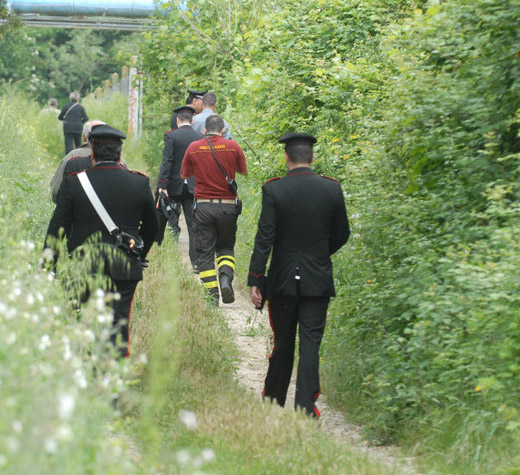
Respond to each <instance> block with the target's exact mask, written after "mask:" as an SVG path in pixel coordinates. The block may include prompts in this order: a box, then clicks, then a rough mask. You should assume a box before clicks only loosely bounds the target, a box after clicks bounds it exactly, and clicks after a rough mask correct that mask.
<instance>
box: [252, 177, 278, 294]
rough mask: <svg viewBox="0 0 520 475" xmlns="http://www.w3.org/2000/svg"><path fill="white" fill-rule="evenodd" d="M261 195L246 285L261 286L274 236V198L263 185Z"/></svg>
mask: <svg viewBox="0 0 520 475" xmlns="http://www.w3.org/2000/svg"><path fill="white" fill-rule="evenodd" d="M262 191H263V196H262V211H261V213H260V219H259V220H258V230H257V232H256V237H255V247H254V249H253V255H252V256H251V262H250V264H249V275H248V278H247V285H248V286H249V287H252V286H256V287H262V281H263V280H264V278H265V269H266V267H267V260H268V259H269V254H271V249H272V247H273V243H274V239H275V236H276V210H275V206H274V198H273V196H272V194H271V193H270V192H269V189H268V188H267V187H266V186H265V185H264V187H263V189H262Z"/></svg>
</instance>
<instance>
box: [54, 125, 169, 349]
mask: <svg viewBox="0 0 520 475" xmlns="http://www.w3.org/2000/svg"><path fill="white" fill-rule="evenodd" d="M125 138H126V136H125V134H123V132H121V131H119V130H117V129H114V128H113V127H110V126H109V125H98V126H97V127H94V128H93V129H92V131H91V133H90V145H91V148H92V157H93V158H92V159H93V162H94V166H93V168H91V169H90V170H87V171H86V174H87V177H88V179H89V181H90V183H91V184H92V187H93V188H94V191H95V192H96V194H97V196H98V197H99V200H100V201H101V203H102V204H103V206H104V207H105V209H106V211H107V213H108V215H109V216H110V217H111V218H112V220H113V221H114V223H115V224H116V225H117V226H118V228H119V230H121V231H124V232H125V233H128V234H130V235H132V236H135V237H136V238H139V237H141V238H142V240H143V241H144V248H143V250H142V253H141V255H140V256H136V255H134V254H125V253H123V251H119V250H118V249H117V250H116V249H115V246H114V245H115V243H116V240H115V238H114V237H113V236H111V235H110V234H109V232H108V230H107V228H106V226H105V224H104V223H103V221H102V220H101V218H100V217H99V215H98V213H97V212H96V210H95V209H94V207H93V206H92V204H91V202H90V200H89V198H88V196H87V195H86V193H85V191H84V189H83V187H82V185H81V183H80V181H79V178H78V173H73V174H71V175H69V176H68V177H67V178H66V179H65V180H64V181H63V183H62V185H61V188H60V191H59V194H58V202H57V204H56V209H55V210H54V214H53V215H52V218H51V221H50V223H49V227H48V229H47V237H46V240H45V247H46V248H51V249H53V250H56V245H55V244H56V239H57V238H58V237H59V236H60V229H63V230H64V232H65V236H66V238H67V247H68V250H69V252H72V251H74V250H75V249H76V248H78V247H79V246H81V245H82V244H83V243H84V242H85V241H86V240H87V239H89V238H90V239H89V241H90V240H91V239H93V238H94V239H95V240H96V242H97V243H98V246H99V249H100V255H101V256H102V257H101V259H100V261H99V262H98V265H99V268H100V269H102V271H103V272H104V273H105V274H106V275H108V276H109V277H110V279H111V282H112V284H113V290H116V291H117V292H118V293H119V294H120V296H121V298H120V299H119V300H114V301H113V307H114V321H113V323H114V329H115V332H114V335H113V337H112V340H113V342H116V341H117V340H116V332H117V333H120V334H121V337H122V344H123V345H124V346H122V347H120V348H119V350H120V353H121V356H128V323H129V320H130V307H131V304H132V299H133V296H134V292H135V289H136V287H137V283H138V282H139V281H140V280H142V278H143V271H142V263H143V260H144V259H145V257H146V255H147V254H148V251H149V250H150V248H151V246H152V244H153V241H154V238H155V235H156V234H157V229H158V227H159V225H158V222H157V215H156V212H155V203H154V200H153V196H152V192H151V190H150V184H149V180H148V177H146V176H144V175H142V174H141V173H139V172H132V171H130V170H128V169H127V168H126V167H124V166H122V165H121V163H120V158H121V147H122V139H125ZM93 235H94V236H93ZM114 255H115V257H114ZM55 259H57V255H56V257H55Z"/></svg>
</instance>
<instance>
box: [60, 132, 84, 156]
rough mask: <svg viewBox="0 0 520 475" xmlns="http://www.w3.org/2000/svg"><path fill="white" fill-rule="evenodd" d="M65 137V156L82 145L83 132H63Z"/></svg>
mask: <svg viewBox="0 0 520 475" xmlns="http://www.w3.org/2000/svg"><path fill="white" fill-rule="evenodd" d="M63 135H64V136H65V155H67V154H68V153H69V152H70V151H71V150H74V149H75V148H78V147H79V146H80V145H81V132H80V133H79V134H78V133H72V132H63Z"/></svg>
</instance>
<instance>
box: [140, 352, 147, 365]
mask: <svg viewBox="0 0 520 475" xmlns="http://www.w3.org/2000/svg"><path fill="white" fill-rule="evenodd" d="M138 362H139V363H141V364H142V365H147V364H148V357H147V356H146V354H145V353H141V354H140V355H139V360H138Z"/></svg>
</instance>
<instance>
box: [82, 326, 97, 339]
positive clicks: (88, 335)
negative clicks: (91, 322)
mask: <svg viewBox="0 0 520 475" xmlns="http://www.w3.org/2000/svg"><path fill="white" fill-rule="evenodd" d="M83 336H84V337H85V340H87V341H88V342H93V341H96V335H95V334H94V332H93V331H92V330H90V329H88V330H85V332H84V333H83Z"/></svg>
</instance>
